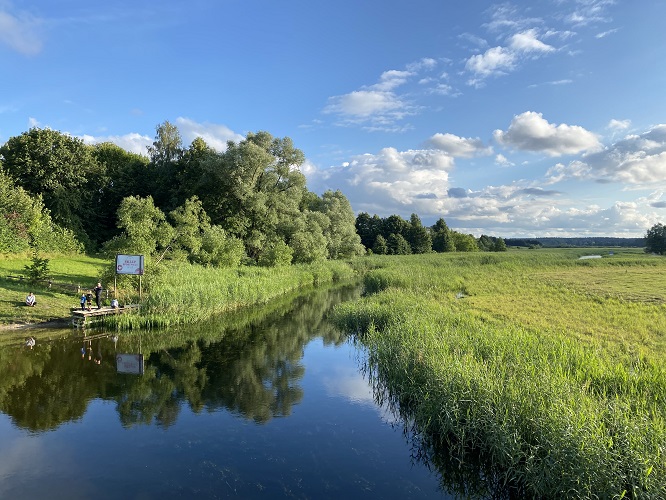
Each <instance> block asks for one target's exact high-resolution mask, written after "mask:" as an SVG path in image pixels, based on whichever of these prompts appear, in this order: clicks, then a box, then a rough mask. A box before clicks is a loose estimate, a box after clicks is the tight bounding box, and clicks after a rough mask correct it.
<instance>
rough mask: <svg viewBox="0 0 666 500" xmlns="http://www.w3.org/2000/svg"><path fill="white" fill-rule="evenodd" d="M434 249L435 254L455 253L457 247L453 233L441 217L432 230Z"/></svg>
mask: <svg viewBox="0 0 666 500" xmlns="http://www.w3.org/2000/svg"><path fill="white" fill-rule="evenodd" d="M431 233H432V249H433V250H434V251H435V252H455V250H456V246H455V243H454V242H453V237H452V236H451V231H450V230H449V227H448V226H447V225H446V222H445V221H444V219H442V218H441V217H440V218H439V219H438V220H437V222H435V225H434V226H432V228H431Z"/></svg>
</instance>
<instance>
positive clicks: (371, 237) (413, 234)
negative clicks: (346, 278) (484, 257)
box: [356, 212, 506, 255]
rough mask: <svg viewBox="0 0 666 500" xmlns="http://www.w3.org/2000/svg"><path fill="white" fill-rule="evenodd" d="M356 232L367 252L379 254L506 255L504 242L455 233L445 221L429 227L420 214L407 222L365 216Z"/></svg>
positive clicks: (396, 218)
mask: <svg viewBox="0 0 666 500" xmlns="http://www.w3.org/2000/svg"><path fill="white" fill-rule="evenodd" d="M356 232H357V233H358V235H359V236H360V237H361V244H362V245H363V246H364V247H365V249H366V251H367V252H372V253H375V254H388V255H406V254H420V253H430V252H476V251H479V250H481V251H485V252H504V251H506V244H505V242H504V239H502V238H499V237H495V236H487V235H485V234H482V235H481V236H480V237H479V238H475V237H474V235H472V234H464V233H460V232H457V231H453V230H451V229H449V227H448V226H447V224H446V222H445V221H444V219H443V218H441V217H440V218H439V219H438V220H437V222H435V224H434V225H433V226H430V227H426V226H424V225H423V224H422V222H421V219H420V218H419V216H418V215H417V214H412V215H411V217H410V218H409V220H405V219H403V218H402V217H400V216H399V215H391V216H389V217H385V218H382V217H379V216H378V215H377V214H375V215H373V216H372V217H371V216H370V214H368V213H367V212H361V213H360V214H358V216H357V217H356Z"/></svg>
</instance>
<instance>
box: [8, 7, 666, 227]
mask: <svg viewBox="0 0 666 500" xmlns="http://www.w3.org/2000/svg"><path fill="white" fill-rule="evenodd" d="M664 19H666V2H663V1H661V0H659V1H652V0H632V1H628V0H529V1H528V0H520V1H514V2H500V3H495V2H487V1H480V0H469V1H467V2H447V1H444V0H414V1H411V2H407V1H404V0H403V1H397V0H353V1H352V0H337V1H335V2H327V1H312V0H282V1H275V0H215V1H213V0H207V1H204V0H189V1H187V2H183V1H177V0H160V1H159V2H155V1H153V0H150V1H147V0H131V1H127V0H114V1H113V2H90V1H83V0H59V1H58V2H53V1H52V0H41V1H36V0H33V1H21V0H0V68H1V69H0V144H2V143H4V142H6V141H7V140H8V139H9V138H11V137H14V136H18V135H20V134H22V133H23V132H26V131H28V130H29V129H30V128H32V127H39V128H51V129H53V130H58V131H60V132H63V133H67V134H70V135H72V136H74V137H79V138H81V139H82V140H84V141H85V142H86V143H88V144H95V143H100V142H105V141H111V142H114V143H116V144H118V145H119V146H121V147H123V148H125V149H127V150H128V151H133V152H136V153H140V154H147V149H146V148H147V146H149V145H151V144H152V142H153V140H154V139H155V132H156V127H157V126H158V125H159V124H161V123H164V122H165V121H169V122H170V123H172V124H174V125H176V126H177V127H178V129H179V131H180V134H181V136H182V138H183V143H184V146H189V144H190V143H191V141H192V140H193V139H195V138H196V137H202V138H203V139H204V140H205V141H206V142H207V143H208V145H210V146H211V147H213V148H215V149H217V150H218V151H223V150H224V149H225V147H226V144H227V141H229V140H231V141H235V142H238V141H240V140H242V139H243V137H244V136H245V135H246V134H247V133H248V132H258V131H261V130H265V131H268V132H270V133H271V134H272V135H273V136H274V137H290V138H291V139H292V140H293V142H294V145H295V146H296V147H297V148H299V149H301V150H302V151H303V152H304V154H305V157H306V161H305V163H304V164H303V165H302V166H301V170H302V172H303V173H304V174H305V175H306V178H307V187H308V189H309V190H310V191H313V192H315V193H317V194H319V195H321V194H322V193H323V192H324V191H326V190H328V189H331V190H340V191H341V192H342V193H344V194H345V196H346V197H347V198H348V199H349V201H350V203H351V206H352V208H353V210H354V212H355V213H357V214H358V213H360V212H367V213H369V214H370V215H374V214H377V215H379V216H380V217H388V216H389V215H393V214H397V215H400V216H402V217H404V218H405V219H409V217H410V215H411V214H413V213H416V214H417V215H418V216H419V217H420V218H421V220H422V222H423V223H424V224H425V225H432V224H434V222H435V221H436V220H437V219H439V218H440V217H443V218H444V220H445V221H446V222H447V224H448V226H449V227H450V228H451V229H455V230H457V231H461V232H465V233H471V234H474V235H475V236H477V237H478V236H480V235H481V234H486V235H490V236H502V237H505V238H506V237H547V236H559V237H567V236H568V237H582V236H617V237H640V236H644V235H645V233H646V231H647V229H648V228H650V227H651V226H652V225H654V224H656V223H658V222H666V99H665V96H664V91H665V89H666V64H664V61H666V31H665V29H664V28H665V27H666V26H665V24H664Z"/></svg>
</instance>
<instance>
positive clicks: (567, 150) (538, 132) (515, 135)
mask: <svg viewBox="0 0 666 500" xmlns="http://www.w3.org/2000/svg"><path fill="white" fill-rule="evenodd" d="M493 137H494V138H495V140H496V141H497V142H498V143H499V144H503V145H506V146H510V147H513V148H516V149H520V150H525V151H537V152H542V153H545V154H548V155H550V156H561V155H564V154H576V153H582V152H584V151H594V150H597V149H599V148H600V147H601V144H600V142H599V139H598V138H597V136H596V135H595V134H593V133H592V132H590V131H588V130H585V129H584V128H583V127H580V126H578V125H566V124H560V125H553V124H552V123H548V121H546V120H545V119H544V118H543V116H542V115H541V113H535V112H533V111H527V112H525V113H522V114H520V115H517V116H514V118H513V120H512V122H511V124H510V125H509V129H508V130H507V131H506V132H504V131H501V130H495V132H493Z"/></svg>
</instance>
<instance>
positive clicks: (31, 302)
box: [25, 292, 37, 307]
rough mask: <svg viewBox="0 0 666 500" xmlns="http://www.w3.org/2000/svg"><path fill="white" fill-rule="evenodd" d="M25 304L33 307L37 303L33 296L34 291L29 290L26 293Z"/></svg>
mask: <svg viewBox="0 0 666 500" xmlns="http://www.w3.org/2000/svg"><path fill="white" fill-rule="evenodd" d="M25 305H26V306H30V307H35V306H36V305H37V297H35V294H34V293H32V292H30V293H29V294H28V296H27V297H26V298H25Z"/></svg>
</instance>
